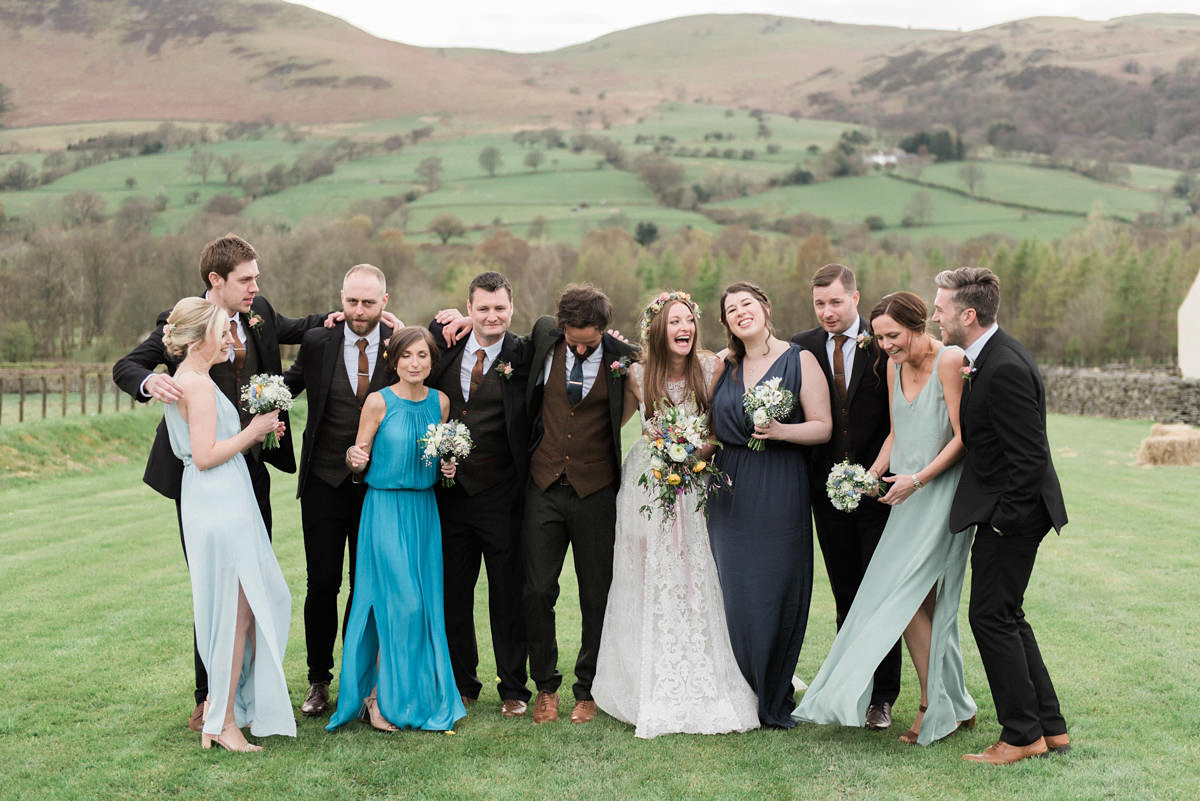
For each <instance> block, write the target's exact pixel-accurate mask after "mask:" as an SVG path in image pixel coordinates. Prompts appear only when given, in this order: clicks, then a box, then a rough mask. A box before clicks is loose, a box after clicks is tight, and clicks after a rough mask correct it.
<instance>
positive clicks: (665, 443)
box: [638, 404, 729, 520]
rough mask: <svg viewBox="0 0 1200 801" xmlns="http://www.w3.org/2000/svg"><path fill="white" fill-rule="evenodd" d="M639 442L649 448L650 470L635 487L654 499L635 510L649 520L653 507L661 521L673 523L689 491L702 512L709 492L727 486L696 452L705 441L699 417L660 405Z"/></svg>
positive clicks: (703, 424)
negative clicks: (645, 491)
mask: <svg viewBox="0 0 1200 801" xmlns="http://www.w3.org/2000/svg"><path fill="white" fill-rule="evenodd" d="M642 439H644V440H645V441H646V443H647V444H649V446H650V470H649V471H648V472H646V473H642V475H641V476H639V477H638V485H639V486H642V487H646V488H647V489H648V490H650V493H651V495H653V496H654V503H653V504H647V505H645V506H643V507H641V509H640V510H639V511H641V512H642V514H644V515H646V517H647V518H651V517H653V515H654V507H655V506H657V507H658V508H659V510H661V511H662V514H663V518H664V519H666V520H674V519H675V514H676V511H677V507H678V504H679V498H680V496H682V495H683V494H684V493H685V492H687V491H688V490H693V489H694V490H698V491H699V502H698V506H699V507H700V508H701V509H703V508H704V507H705V504H706V502H707V501H708V493H709V490H710V488H713V487H716V486H719V485H721V484H722V482H724V483H726V484H727V483H728V482H729V479H728V477H727V476H725V475H724V474H722V473H721V471H719V470H717V468H716V467H715V466H714V465H713V463H712V461H711V460H708V459H702V458H700V449H701V448H703V447H704V445H705V444H706V442H707V441H708V423H707V422H706V420H705V418H704V416H703V415H700V414H696V413H695V412H689V411H687V410H686V409H683V408H681V407H679V406H671V405H668V404H663V405H660V407H659V408H658V410H657V411H656V412H655V413H654V417H653V418H651V420H650V422H649V424H648V426H647V430H646V432H645V433H643V434H642ZM714 479H715V480H714Z"/></svg>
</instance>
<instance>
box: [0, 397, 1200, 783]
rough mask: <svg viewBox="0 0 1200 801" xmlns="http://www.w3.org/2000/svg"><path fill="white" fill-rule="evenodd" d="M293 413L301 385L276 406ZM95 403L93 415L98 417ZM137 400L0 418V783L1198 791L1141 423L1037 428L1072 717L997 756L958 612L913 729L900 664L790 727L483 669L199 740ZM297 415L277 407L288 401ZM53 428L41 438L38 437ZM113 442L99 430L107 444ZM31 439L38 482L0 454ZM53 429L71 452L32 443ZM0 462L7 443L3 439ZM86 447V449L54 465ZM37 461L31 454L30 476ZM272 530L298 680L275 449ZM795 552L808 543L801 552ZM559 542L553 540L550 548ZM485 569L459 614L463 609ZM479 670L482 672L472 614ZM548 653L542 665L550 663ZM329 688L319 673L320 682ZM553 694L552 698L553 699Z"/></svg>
mask: <svg viewBox="0 0 1200 801" xmlns="http://www.w3.org/2000/svg"><path fill="white" fill-rule="evenodd" d="M298 412H299V415H298V416H297V418H299V417H300V416H302V414H303V410H302V407H300V408H299V409H298ZM106 419H109V420H112V419H118V418H117V416H111V418H106ZM154 419H155V418H154V416H153V415H148V414H147V415H141V414H136V415H121V416H120V417H119V420H120V421H121V422H120V425H121V426H126V427H128V426H132V428H121V429H120V430H117V429H116V428H115V426H116V423H112V422H107V423H102V424H101V423H94V425H97V426H100V425H103V426H105V427H106V428H107V429H108V431H107V433H105V434H103V435H101V434H100V433H99V432H97V434H96V436H97V441H98V442H99V443H100V444H99V445H97V446H96V449H97V450H98V451H99V452H100V456H99V457H98V458H97V459H96V460H95V461H93V462H91V463H88V462H87V460H86V459H84V458H81V457H80V454H82V453H87V452H88V447H87V446H85V445H84V444H82V443H81V442H80V440H81V438H82V436H83V435H82V434H81V431H82V430H83V429H81V428H80V427H79V426H78V424H75V423H70V422H68V423H59V424H56V425H57V426H58V427H57V428H47V426H49V425H50V424H35V425H36V426H37V428H32V427H29V426H26V427H19V426H3V427H0V462H2V463H3V464H4V465H5V467H6V469H5V471H4V472H3V474H0V631H3V639H2V641H0V674H2V675H3V676H4V678H5V680H4V682H3V684H0V688H2V689H0V764H3V765H4V770H3V773H4V777H5V778H4V791H5V792H4V796H5V797H6V798H14V799H30V800H32V799H129V798H155V799H157V798H163V797H169V798H180V799H193V798H194V799H202V798H203V799H207V798H214V797H222V798H253V799H288V800H289V801H290V799H296V798H322V799H324V798H336V799H383V798H406V799H407V798H411V799H426V798H429V799H558V798H572V799H574V798H583V799H590V798H620V799H677V798H706V799H707V798H720V799H747V798H763V799H834V798H836V799H870V800H871V801H875V800H876V799H913V798H931V799H971V801H976V800H978V799H1006V800H1007V799H1014V798H1015V799H1023V800H1026V799H1028V800H1029V801H1033V800H1034V799H1048V800H1050V799H1053V800H1055V801H1057V799H1073V798H1077V799H1106V798H1120V799H1192V798H1195V797H1196V796H1197V794H1200V774H1198V773H1197V771H1196V770H1195V764H1196V761H1197V758H1200V722H1197V718H1196V716H1195V714H1194V708H1195V697H1196V680H1197V667H1198V666H1200V644H1198V641H1197V638H1196V636H1195V631H1196V628H1197V626H1198V625H1200V603H1198V601H1200V594H1198V592H1197V589H1196V581H1195V577H1196V575H1197V572H1198V570H1200V548H1198V547H1197V545H1198V544H1200V543H1198V538H1197V531H1196V526H1195V522H1194V510H1195V499H1196V498H1197V497H1200V469H1198V468H1161V469H1157V470H1150V469H1144V468H1138V467H1135V466H1134V465H1133V464H1132V463H1133V457H1134V453H1135V451H1136V448H1137V445H1138V443H1139V441H1140V439H1141V438H1142V437H1144V436H1145V435H1146V434H1147V433H1148V429H1149V425H1148V424H1147V423H1142V422H1131V421H1109V420H1100V419H1091V418H1075V417H1061V416H1055V417H1052V418H1051V421H1050V436H1051V443H1052V446H1053V449H1054V455H1055V460H1056V463H1057V465H1058V469H1059V474H1060V476H1061V478H1062V482H1063V490H1064V494H1065V495H1066V498H1067V506H1068V512H1069V514H1070V516H1071V523H1070V525H1069V526H1068V527H1067V528H1066V529H1065V532H1064V534H1063V535H1062V536H1061V537H1057V536H1053V535H1051V536H1049V537H1048V538H1047V540H1046V542H1045V543H1044V546H1043V548H1042V550H1041V553H1040V555H1039V560H1038V564H1037V567H1036V569H1035V571H1034V575H1033V580H1032V582H1031V583H1030V587H1029V592H1028V596H1027V600H1026V611H1027V613H1028V615H1029V619H1030V621H1031V622H1032V623H1033V625H1034V627H1035V629H1036V631H1037V633H1038V636H1039V639H1040V642H1041V647H1042V652H1043V654H1044V656H1045V658H1046V660H1047V662H1048V664H1049V667H1050V671H1051V674H1052V675H1053V677H1054V678H1055V680H1056V683H1057V686H1058V692H1059V694H1060V696H1061V699H1062V705H1063V709H1064V711H1065V713H1066V716H1067V719H1068V722H1069V725H1070V727H1071V729H1070V731H1071V737H1072V741H1073V744H1074V751H1073V752H1072V753H1071V754H1070V755H1068V756H1065V757H1058V758H1054V759H1050V760H1030V761H1027V762H1024V763H1021V764H1018V765H1015V766H1012V767H1009V768H1001V769H996V768H991V767H987V766H979V765H970V764H967V763H964V762H963V761H962V760H961V758H960V757H961V754H962V753H964V752H966V751H976V750H981V749H982V748H984V747H986V746H987V745H988V744H990V743H991V742H992V741H993V740H994V739H995V738H996V736H997V734H998V726H997V724H996V721H995V714H994V711H993V707H992V704H991V699H990V696H989V694H988V691H987V684H986V681H985V679H984V676H983V671H982V667H981V665H980V663H979V658H978V653H977V651H976V649H975V645H974V642H973V641H972V640H971V638H970V635H969V633H968V629H967V626H966V619H965V601H964V609H963V610H962V618H961V623H962V626H963V631H964V638H965V639H964V641H963V657H964V661H965V666H966V676H967V685H968V688H969V689H970V690H971V691H972V692H973V694H974V695H975V698H976V700H977V701H978V702H979V706H980V714H979V718H980V725H979V727H978V728H976V729H975V730H973V731H971V732H967V733H963V734H959V735H956V736H954V737H951V738H949V739H948V740H946V741H943V742H941V743H938V744H935V745H933V746H931V747H929V748H912V747H907V746H904V745H901V744H900V743H898V742H897V741H896V739H895V736H896V735H897V734H898V733H899V732H900V731H901V730H902V729H903V728H904V727H905V726H907V724H908V723H909V722H910V721H911V718H912V715H913V713H914V711H915V707H916V703H917V696H916V686H915V678H914V675H913V673H912V670H911V667H910V666H908V664H907V662H906V666H905V672H904V679H903V681H904V689H903V693H902V695H901V697H900V699H899V702H898V704H897V726H896V727H895V731H893V732H890V733H886V734H881V733H871V732H867V731H865V730H862V729H849V728H839V727H819V726H812V725H801V726H799V727H798V728H796V729H795V730H792V731H789V732H781V731H755V732H751V733H748V734H741V735H737V734H734V735H722V736H715V737H703V736H688V735H675V736H667V737H661V738H658V739H655V740H652V741H641V740H638V739H636V738H634V737H633V734H632V730H631V729H630V727H628V726H625V725H623V724H620V723H617V722H616V721H614V720H612V719H611V718H608V717H607V716H605V715H600V716H599V717H598V719H597V720H596V721H595V722H594V723H592V724H590V725H587V726H572V725H570V724H569V723H567V722H565V720H564V721H561V722H559V723H556V724H550V725H544V726H537V727H535V726H533V725H532V724H531V723H530V721H529V719H528V718H526V719H524V720H505V719H503V718H501V716H500V713H499V703H498V700H497V699H496V698H495V697H494V696H493V695H491V694H489V693H488V692H487V691H485V693H484V696H483V698H482V699H481V701H480V702H479V703H478V704H476V705H474V706H473V707H472V708H471V711H470V714H469V715H468V717H467V718H466V719H464V720H463V721H461V722H460V723H459V725H458V726H457V728H456V730H455V734H454V735H453V736H450V735H446V734H437V733H418V732H400V733H396V734H392V735H384V734H380V733H378V732H375V731H373V730H371V729H369V728H368V727H367V726H366V725H365V724H357V723H356V724H351V725H349V726H347V727H346V728H345V729H344V730H342V731H340V732H338V733H337V734H329V733H326V732H325V731H324V730H323V728H322V726H323V723H324V722H325V721H324V720H319V721H314V720H310V719H308V718H304V717H300V720H299V735H298V737H297V738H296V739H295V740H290V739H285V738H278V737H276V738H269V739H268V740H267V741H266V742H265V745H266V748H267V750H266V751H265V752H263V753H261V754H252V755H238V754H229V753H224V752H217V751H202V750H201V749H200V747H199V736H198V735H196V734H193V733H192V732H190V731H188V730H187V729H186V726H185V723H186V717H187V714H188V712H190V710H191V687H190V677H191V657H190V653H189V652H190V646H191V634H190V631H189V629H190V622H189V621H190V615H191V599H190V594H189V590H188V580H187V573H186V569H185V567H184V564H183V560H182V558H181V553H180V548H179V541H178V534H177V531H176V528H175V518H174V511H173V509H172V505H171V503H170V501H168V500H166V499H164V498H162V497H160V496H157V495H156V494H154V493H153V492H152V491H151V490H149V489H148V488H147V487H145V486H144V485H143V484H141V482H140V476H141V470H142V464H143V456H144V451H145V447H146V446H148V443H149V437H150V435H151V431H152V428H153V424H154ZM297 425H299V419H297ZM55 438H58V439H57V447H54V443H55V442H56V439H55ZM110 439H111V441H112V443H114V444H113V447H105V443H107V442H109V441H110ZM34 440H41V441H44V442H45V446H46V453H47V454H48V455H47V456H45V457H42V456H39V457H38V459H37V460H35V461H38V463H39V464H42V465H43V466H45V467H46V470H45V471H44V472H43V473H42V475H43V477H42V478H41V479H37V480H31V479H30V478H28V477H26V478H18V477H14V476H13V475H12V465H13V464H16V463H20V460H21V459H22V458H26V455H25V454H23V453H21V451H22V449H23V448H24V447H26V445H27V444H28V443H29V442H31V441H34ZM56 451H61V452H62V453H65V454H66V455H68V456H70V458H72V459H73V460H74V461H75V462H76V465H75V467H74V468H71V469H66V470H65V471H61V470H58V469H57V467H56V466H55V465H54V455H55V452H56ZM13 460H16V461H15V462H14V461H13ZM80 467H86V468H87V470H88V472H81V471H80V470H79V469H78V468H80ZM51 475H53V477H50V476H51ZM273 476H274V491H273V501H274V509H275V518H276V521H275V548H276V552H277V554H278V556H279V560H280V563H281V565H282V567H283V571H284V574H285V576H286V578H287V580H288V583H289V585H290V587H291V589H292V593H293V598H292V602H293V603H292V606H293V615H292V629H291V641H290V648H289V650H288V653H287V657H286V661H285V668H286V671H287V675H288V678H289V682H290V684H289V689H290V691H291V696H292V700H293V702H294V703H295V704H296V705H297V706H298V705H299V703H300V701H301V700H302V698H303V694H304V691H305V689H306V686H305V681H304V676H305V667H304V643H303V623H302V614H301V607H302V601H303V592H304V589H303V588H304V566H303V564H304V563H303V548H302V544H301V538H300V520H299V506H298V504H297V502H296V501H295V499H294V498H293V495H294V477H292V476H285V475H282V474H280V473H275V472H273ZM817 558H818V564H819V556H818V557H817ZM568 564H569V562H568ZM816 575H817V582H816V587H815V589H814V595H813V605H812V611H811V615H810V625H809V629H808V636H807V639H806V642H805V646H804V650H803V652H802V654H801V658H800V665H799V670H798V673H799V674H800V676H801V677H802V678H805V679H811V678H812V676H813V674H814V673H815V672H816V670H817V668H818V666H819V665H820V663H821V660H822V658H823V657H824V655H825V654H826V652H827V651H828V649H829V645H830V642H831V640H832V636H833V606H832V600H831V598H830V595H829V590H828V585H827V583H826V580H825V578H824V571H823V570H821V569H820V567H818V568H817V570H816ZM575 592H576V590H575V586H574V578H573V574H572V571H571V570H570V569H569V568H568V569H567V570H566V571H565V572H564V581H563V596H562V598H561V600H560V601H559V605H558V609H559V632H560V649H561V667H562V668H563V669H564V670H565V672H567V673H568V674H569V672H570V664H571V662H572V660H573V657H574V654H575V651H576V648H577V645H578V639H577V638H578V627H579V619H578V613H577V607H576V601H575V598H576V596H575ZM485 593H486V590H485V587H484V586H483V583H482V582H481V584H480V587H479V591H478V594H477V599H478V601H477V618H478V619H479V620H480V621H482V620H484V619H486V615H485V598H486V595H485ZM479 635H480V651H481V654H482V656H483V660H484V664H483V665H482V666H481V675H484V676H486V675H489V673H490V671H491V669H492V668H491V665H490V664H489V663H490V645H489V642H488V633H487V627H486V625H484V624H482V623H480V626H479ZM570 681H571V679H570V677H569V675H568V678H567V681H566V682H565V686H566V687H569V686H570ZM335 689H336V687H335ZM569 703H570V698H569V697H565V698H564V699H563V706H564V708H569V707H568V706H567V705H568V704H569Z"/></svg>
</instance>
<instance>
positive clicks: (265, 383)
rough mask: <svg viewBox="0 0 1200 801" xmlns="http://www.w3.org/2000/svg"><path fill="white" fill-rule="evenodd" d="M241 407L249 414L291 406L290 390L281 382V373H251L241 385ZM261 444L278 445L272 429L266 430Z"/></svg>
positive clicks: (284, 410) (276, 446)
mask: <svg viewBox="0 0 1200 801" xmlns="http://www.w3.org/2000/svg"><path fill="white" fill-rule="evenodd" d="M242 408H244V409H245V410H246V411H248V412H250V413H251V414H266V413H267V412H274V411H280V412H286V411H287V410H288V409H290V408H292V391H291V390H290V389H288V388H287V385H285V384H284V383H283V376H281V375H271V374H270V373H259V374H258V375H252V376H250V380H249V381H248V382H246V386H244V387H242ZM262 446H263V447H264V448H267V449H270V448H278V447H279V438H278V437H276V436H275V432H274V431H268V432H267V436H266V438H265V439H263V444H262Z"/></svg>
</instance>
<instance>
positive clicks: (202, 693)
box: [175, 454, 271, 704]
mask: <svg viewBox="0 0 1200 801" xmlns="http://www.w3.org/2000/svg"><path fill="white" fill-rule="evenodd" d="M246 468H247V469H248V470H249V472H250V486H251V487H253V488H254V500H256V501H258V511H259V512H260V513H261V514H262V518H263V523H264V524H266V527H267V539H268V540H269V539H271V474H270V473H268V472H267V465H266V464H265V463H264V462H262V461H261V460H259V459H256V458H255V457H254V456H251V455H249V454H247V455H246ZM181 504H182V501H181V500H180V499H179V498H176V499H175V520H176V522H178V524H179V544H180V545H181V546H183V560H184V562H186V561H187V542H186V541H185V540H184V539H183V507H182V505H181ZM192 662H193V665H194V668H195V672H196V692H195V697H196V703H197V704H200V703H203V702H204V700H205V699H206V698H208V671H207V670H205V669H204V660H203V659H201V658H200V647H199V646H198V645H197V644H196V630H195V626H193V627H192Z"/></svg>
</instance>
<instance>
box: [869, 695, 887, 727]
mask: <svg viewBox="0 0 1200 801" xmlns="http://www.w3.org/2000/svg"><path fill="white" fill-rule="evenodd" d="M891 725H892V705H891V704H890V703H889V702H887V701H880V702H879V703H878V704H871V705H870V706H868V707H867V728H868V729H871V730H873V731H883V730H884V729H886V728H888V727H889V726H891Z"/></svg>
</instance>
